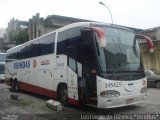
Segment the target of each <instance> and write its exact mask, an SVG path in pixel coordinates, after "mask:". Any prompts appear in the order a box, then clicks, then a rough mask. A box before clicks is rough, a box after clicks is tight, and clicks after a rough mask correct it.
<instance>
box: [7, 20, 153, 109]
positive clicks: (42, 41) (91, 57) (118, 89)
mask: <svg viewBox="0 0 160 120" xmlns="http://www.w3.org/2000/svg"><path fill="white" fill-rule="evenodd" d="M137 38H138V39H143V38H145V40H146V41H147V44H148V47H149V49H150V50H153V43H152V42H151V40H150V39H149V37H146V36H140V35H135V34H134V32H133V31H131V30H129V29H126V28H122V27H118V26H115V25H108V24H104V23H97V22H84V23H74V24H70V25H67V26H65V27H62V28H60V29H57V30H56V31H53V32H51V33H49V34H46V35H44V36H41V37H39V38H36V39H34V40H32V41H29V42H26V43H24V44H22V45H19V46H16V47H14V48H11V49H10V50H8V51H7V60H6V84H8V85H10V86H11V87H12V89H13V91H18V90H19V89H20V90H26V91H30V92H33V93H37V94H40V95H44V96H49V97H51V98H54V99H58V100H59V101H61V102H62V103H63V104H64V105H65V104H68V103H69V104H74V105H90V106H95V107H97V108H113V107H120V106H126V105H132V104H135V103H138V102H140V101H142V100H144V99H145V98H146V87H147V81H146V77H145V73H144V69H143V65H142V62H141V57H140V50H139V46H138V42H137V41H136V39H137Z"/></svg>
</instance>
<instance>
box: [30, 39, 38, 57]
mask: <svg viewBox="0 0 160 120" xmlns="http://www.w3.org/2000/svg"><path fill="white" fill-rule="evenodd" d="M38 46H39V44H38V43H35V42H33V43H31V44H30V45H28V48H27V57H28V58H30V57H36V56H38Z"/></svg>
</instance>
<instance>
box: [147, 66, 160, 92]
mask: <svg viewBox="0 0 160 120" xmlns="http://www.w3.org/2000/svg"><path fill="white" fill-rule="evenodd" d="M145 74H146V77H147V86H148V87H157V88H159V89H160V72H159V71H157V70H155V69H152V70H151V69H147V70H145Z"/></svg>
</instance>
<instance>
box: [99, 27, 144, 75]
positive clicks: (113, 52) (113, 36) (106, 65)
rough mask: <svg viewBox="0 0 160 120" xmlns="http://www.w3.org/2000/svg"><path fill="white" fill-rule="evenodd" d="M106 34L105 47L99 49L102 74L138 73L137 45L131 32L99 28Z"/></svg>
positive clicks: (138, 56) (139, 66)
mask: <svg viewBox="0 0 160 120" xmlns="http://www.w3.org/2000/svg"><path fill="white" fill-rule="evenodd" d="M101 28H102V29H103V30H104V31H105V33H106V40H107V42H106V43H107V45H106V47H99V56H98V59H99V64H100V69H101V73H102V74H120V73H125V72H130V73H131V72H134V73H135V72H140V70H142V68H141V64H140V54H139V47H138V43H137V42H136V41H135V40H134V38H135V34H134V33H133V32H132V31H129V30H125V29H120V28H114V27H113V28H112V27H105V26H101Z"/></svg>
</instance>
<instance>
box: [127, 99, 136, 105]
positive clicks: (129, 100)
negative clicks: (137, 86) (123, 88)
mask: <svg viewBox="0 0 160 120" xmlns="http://www.w3.org/2000/svg"><path fill="white" fill-rule="evenodd" d="M133 102H134V98H131V99H127V100H126V104H130V103H133Z"/></svg>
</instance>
